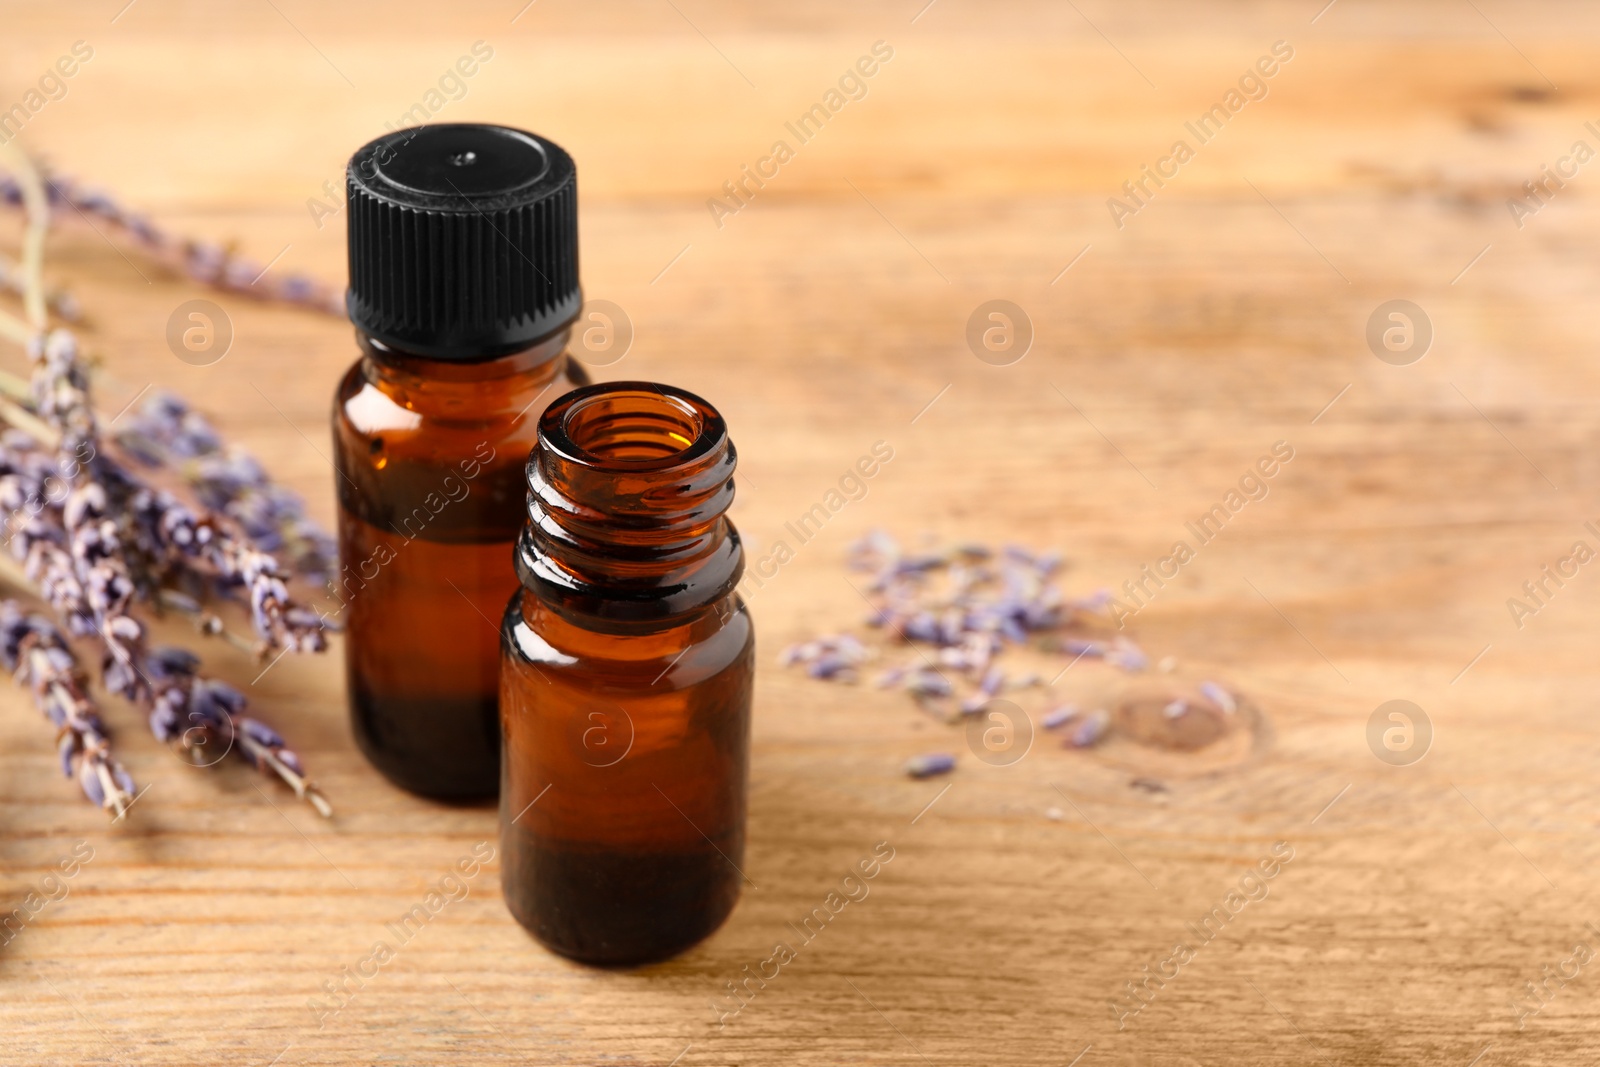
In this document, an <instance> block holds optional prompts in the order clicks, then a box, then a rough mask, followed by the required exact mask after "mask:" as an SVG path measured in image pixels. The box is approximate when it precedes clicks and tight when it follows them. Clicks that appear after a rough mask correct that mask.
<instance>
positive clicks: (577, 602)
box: [516, 382, 744, 633]
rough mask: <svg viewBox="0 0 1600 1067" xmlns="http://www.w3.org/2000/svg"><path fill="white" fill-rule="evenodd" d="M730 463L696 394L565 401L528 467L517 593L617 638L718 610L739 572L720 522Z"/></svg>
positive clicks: (554, 410)
mask: <svg viewBox="0 0 1600 1067" xmlns="http://www.w3.org/2000/svg"><path fill="white" fill-rule="evenodd" d="M736 463H737V456H736V454H735V451H734V448H733V442H732V441H730V440H729V439H728V432H727V426H726V424H725V423H724V422H723V420H722V417H721V416H720V415H718V414H717V412H716V410H715V409H714V408H712V407H711V406H710V405H709V404H707V403H706V402H705V401H703V400H701V399H699V398H698V397H695V396H694V395H693V394H690V393H686V392H683V391H682V390H677V389H673V388H671V387H668V386H658V385H652V384H650V383H647V382H610V383H605V384H602V385H594V386H588V387H585V388H582V389H578V390H575V391H573V392H571V393H569V394H567V396H566V397H564V398H563V399H561V400H559V401H557V402H556V403H555V404H554V405H552V406H551V407H550V408H549V409H548V410H547V411H546V412H545V414H544V416H543V418H542V419H541V420H540V422H539V443H538V447H536V448H535V449H534V451H533V455H532V456H531V457H530V458H529V460H528V524H527V526H526V527H525V528H524V529H523V533H522V537H521V539H520V540H519V542H518V545H517V554H516V564H517V573H518V576H519V577H520V578H521V579H522V583H523V585H524V587H525V588H527V589H528V590H529V591H530V592H531V593H533V594H534V595H535V596H537V597H539V598H540V600H541V601H543V602H544V603H545V604H547V605H548V606H549V607H550V608H551V609H552V610H554V611H556V612H557V613H558V614H560V615H562V616H563V617H564V618H567V619H568V620H569V621H572V622H574V623H575V624H577V625H582V626H586V627H589V628H591V629H597V630H604V631H610V632H619V633H620V632H632V631H638V630H641V629H643V630H651V629H659V628H661V627H664V626H671V625H677V624H681V623H683V622H684V621H685V620H687V619H688V618H690V617H691V616H693V615H694V614H695V613H697V612H701V611H705V610H707V609H709V608H711V607H712V606H714V605H716V604H718V603H720V602H722V601H723V600H724V599H725V598H726V597H727V596H728V594H729V593H731V592H732V591H733V589H734V587H735V586H736V585H737V584H738V581H739V577H740V575H741V574H742V573H743V570H744V550H743V548H742V547H741V545H740V543H739V535H738V533H737V532H736V531H735V530H734V528H733V525H732V524H731V523H730V522H729V521H728V519H727V515H726V512H727V510H728V506H729V505H730V504H731V503H732V502H733V493H734V487H733V471H734V467H735V466H736Z"/></svg>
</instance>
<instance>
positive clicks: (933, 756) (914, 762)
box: [905, 752, 956, 778]
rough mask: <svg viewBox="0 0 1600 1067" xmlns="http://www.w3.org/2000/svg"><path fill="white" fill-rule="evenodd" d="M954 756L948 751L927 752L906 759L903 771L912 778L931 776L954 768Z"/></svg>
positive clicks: (946, 772)
mask: <svg viewBox="0 0 1600 1067" xmlns="http://www.w3.org/2000/svg"><path fill="white" fill-rule="evenodd" d="M955 766H956V758H955V757H954V756H952V755H951V754H950V753H948V752H928V753H925V754H923V755H921V756H912V757H911V758H910V759H908V760H906V766H905V771H906V773H907V774H909V775H910V776H911V777H913V778H932V777H933V776H934V775H938V774H948V773H949V772H951V771H953V770H955Z"/></svg>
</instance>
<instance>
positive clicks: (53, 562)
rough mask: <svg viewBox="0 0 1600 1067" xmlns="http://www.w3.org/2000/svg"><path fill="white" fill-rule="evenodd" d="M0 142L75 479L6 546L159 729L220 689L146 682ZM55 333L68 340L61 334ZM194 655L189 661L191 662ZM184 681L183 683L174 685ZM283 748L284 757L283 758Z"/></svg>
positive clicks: (49, 391) (87, 418) (66, 362)
mask: <svg viewBox="0 0 1600 1067" xmlns="http://www.w3.org/2000/svg"><path fill="white" fill-rule="evenodd" d="M0 148H6V149H7V151H8V153H9V154H10V155H12V156H13V157H14V158H15V159H16V160H17V161H18V162H19V164H20V166H19V175H20V177H21V180H22V182H21V184H22V187H23V192H22V197H21V198H22V199H23V200H24V201H25V202H26V203H27V205H28V208H29V212H28V218H29V232H30V235H32V234H34V233H35V232H39V234H40V236H39V240H38V241H37V242H32V241H31V242H30V250H31V251H32V252H33V253H34V254H32V255H30V257H29V258H28V260H27V268H28V269H27V294H28V297H29V299H28V300H27V303H28V307H29V326H31V327H32V328H33V329H34V330H35V331H36V332H35V336H34V338H33V342H34V343H30V345H29V354H30V355H32V356H34V357H35V359H36V360H37V361H38V364H39V366H38V369H37V370H36V372H35V378H36V386H35V391H34V392H35V402H36V405H37V407H38V409H39V411H40V414H41V415H43V416H44V417H46V418H48V419H49V420H50V422H51V423H52V425H53V426H54V428H55V429H56V430H57V431H58V432H59V433H60V441H59V444H58V453H57V461H56V462H57V467H58V470H59V472H60V474H61V476H62V477H63V478H64V479H65V480H66V481H68V482H70V483H72V484H73V486H74V488H73V491H72V493H71V494H70V495H69V496H68V498H67V500H66V501H65V502H64V503H63V504H62V506H61V508H60V511H59V514H56V515H55V516H54V517H55V518H57V519H58V520H59V522H60V525H59V526H54V525H53V524H52V523H50V522H49V521H48V520H47V517H46V516H48V515H50V509H48V508H39V509H38V510H36V511H35V510H33V509H31V508H30V509H29V510H28V512H27V513H26V514H25V516H24V520H23V524H22V529H21V530H20V531H19V536H16V537H13V539H12V540H13V552H14V553H16V554H17V555H21V556H25V557H26V559H27V561H28V573H29V575H30V577H33V578H34V579H35V580H36V581H40V584H41V586H42V588H44V590H45V591H46V594H47V595H48V596H49V598H50V600H51V602H52V604H53V606H55V607H56V608H57V610H58V612H60V613H61V614H62V616H63V617H64V618H66V619H67V620H68V621H69V623H71V624H74V625H75V626H84V625H87V626H88V627H90V628H92V629H94V631H95V632H96V633H97V635H98V636H99V638H100V640H101V643H102V647H103V650H104V657H103V668H104V677H105V682H106V685H107V687H108V688H109V689H111V690H113V691H115V692H120V693H122V694H124V695H126V696H128V697H130V699H133V700H135V701H137V702H139V703H141V704H143V705H145V706H146V707H148V708H149V709H150V710H151V714H152V719H151V725H152V727H153V728H156V729H157V734H158V736H159V735H160V734H161V733H162V727H163V726H164V725H165V723H164V721H161V720H158V717H157V712H158V711H159V710H160V709H163V708H165V709H168V710H171V709H174V708H179V707H182V706H187V705H189V704H191V699H190V698H191V696H192V695H193V691H194V689H195V686H196V685H203V686H204V687H205V688H204V689H203V693H205V694H211V695H215V694H219V693H221V692H223V690H221V689H217V688H216V687H217V686H220V685H221V683H212V682H209V681H208V680H205V679H200V678H199V677H198V675H197V674H194V673H193V671H192V670H191V671H190V673H189V677H188V678H187V679H181V678H177V677H174V676H173V675H172V673H171V672H168V674H167V676H166V677H165V678H164V680H163V681H162V683H161V685H160V686H159V687H158V686H157V685H156V684H155V683H154V682H153V681H152V680H151V675H152V674H159V673H160V672H159V667H160V666H161V665H160V664H157V663H154V662H153V661H151V660H150V659H149V657H148V656H147V655H146V642H145V633H144V627H143V624H141V623H140V622H139V621H138V620H137V619H136V618H134V617H133V616H132V615H131V614H129V613H128V607H129V605H130V603H131V601H132V598H133V593H134V588H135V587H134V583H133V582H132V579H131V577H130V576H129V568H128V559H127V553H126V552H125V551H124V550H123V544H122V541H121V539H120V538H119V537H118V530H117V524H116V523H115V522H114V521H113V520H111V519H110V518H109V517H108V516H107V515H106V514H105V491H104V487H103V486H102V485H100V484H99V483H97V482H96V481H95V480H93V478H91V477H90V476H89V474H88V463H87V461H83V462H80V459H82V457H83V455H84V454H85V453H84V449H85V448H87V450H88V454H89V455H93V454H94V449H93V445H94V442H95V441H96V432H95V431H96V427H95V420H94V413H93V409H92V408H91V407H90V405H89V398H88V383H87V379H86V378H85V377H84V376H83V375H82V373H81V371H80V369H79V368H78V365H77V362H76V343H75V342H72V343H70V344H57V345H54V346H52V345H51V344H50V343H48V342H43V343H39V342H42V334H43V331H44V328H45V325H46V323H45V316H44V313H43V310H42V307H43V300H42V296H41V294H42V291H43V283H42V280H41V274H40V267H41V260H42V256H41V255H40V254H39V253H40V252H42V245H43V241H42V230H43V229H44V228H45V227H46V226H48V222H49V219H48V213H47V212H46V211H44V210H43V208H42V207H41V204H42V201H43V199H44V197H43V196H42V193H41V189H40V179H39V176H38V174H37V173H36V172H35V171H34V170H33V168H32V164H31V162H30V161H29V160H28V159H27V158H26V157H25V156H23V155H21V154H20V153H19V152H17V151H16V149H15V148H14V147H12V146H5V145H0ZM57 332H58V333H60V334H64V335H65V337H66V338H67V340H68V341H69V342H70V341H71V336H70V334H65V331H57ZM20 473H21V474H26V473H27V472H26V471H22V472H20ZM46 499H48V498H46ZM63 538H64V539H65V540H66V542H67V544H68V546H69V547H70V552H69V551H66V550H63V548H62V545H61V543H60V542H61V540H62V539H63ZM44 579H48V581H46V580H44ZM194 662H195V664H196V665H197V664H198V660H195V661H194ZM141 668H149V669H148V670H146V669H141ZM185 681H187V683H188V691H185V690H184V689H183V688H182V687H183V685H184V682H185ZM230 692H232V693H233V696H234V698H235V699H234V700H232V701H230V702H229V703H231V704H232V705H233V710H242V708H243V705H244V698H243V696H242V695H240V694H238V693H237V691H231V690H230ZM217 699H219V700H220V699H222V698H221V697H217ZM191 710H198V709H195V708H191ZM223 710H224V712H225V714H224V715H223V717H222V720H219V721H216V722H202V723H201V724H200V726H199V729H201V730H202V731H209V733H210V734H211V735H212V736H217V737H222V738H224V739H226V740H227V741H228V742H229V744H228V746H227V748H226V749H224V751H225V752H226V751H231V750H232V748H233V745H232V743H231V742H232V741H233V740H234V728H233V718H232V715H231V714H228V713H227V712H228V710H229V709H228V708H224V709H223ZM224 722H225V723H226V729H224ZM273 736H274V737H275V736H276V735H273ZM252 741H253V743H242V744H241V745H240V753H241V755H242V756H244V758H246V759H248V760H250V761H251V763H252V764H254V765H255V766H257V767H258V768H261V769H263V770H266V771H270V772H271V773H274V774H276V775H277V776H278V777H280V778H282V779H283V780H284V781H285V782H287V783H288V784H289V785H290V786H291V788H293V789H294V790H295V792H296V793H297V794H298V795H299V796H301V797H304V798H306V799H307V800H308V801H309V802H310V803H312V805H313V806H314V807H316V809H317V810H318V812H320V813H321V814H323V815H324V816H325V817H327V816H330V815H331V814H332V809H331V808H330V807H329V806H328V804H327V802H326V801H325V800H323V799H322V797H321V796H320V794H318V793H317V792H316V791H315V789H313V788H312V787H311V786H310V784H309V783H308V782H307V781H306V780H305V777H304V774H303V773H302V772H301V770H300V768H299V761H298V759H297V758H295V757H294V756H293V753H289V752H288V750H287V749H283V748H282V745H281V739H280V740H279V742H278V744H276V745H274V744H270V743H268V742H266V741H264V740H262V739H260V738H255V739H252ZM286 753H287V755H288V758H287V759H286V758H284V757H285V754H286Z"/></svg>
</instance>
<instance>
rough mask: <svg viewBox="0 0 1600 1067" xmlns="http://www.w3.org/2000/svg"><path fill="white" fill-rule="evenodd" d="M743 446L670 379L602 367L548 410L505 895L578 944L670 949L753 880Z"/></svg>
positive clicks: (523, 543)
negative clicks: (646, 378) (738, 464)
mask: <svg viewBox="0 0 1600 1067" xmlns="http://www.w3.org/2000/svg"><path fill="white" fill-rule="evenodd" d="M734 464H735V455H734V449H733V444H732V442H731V441H729V440H728V432H727V427H726V425H725V424H724V423H723V420H722V417H721V416H720V415H718V414H717V412H716V410H715V409H714V408H712V407H711V406H710V405H709V404H707V403H706V402H705V401H704V400H701V399H700V398H699V397H696V396H694V395H693V394H691V393H687V392H684V391H682V390H680V389H674V388H671V387H669V386H663V385H655V384H651V383H648V382H615V383H607V384H602V385H593V386H588V387H585V388H581V389H577V390H575V391H574V392H572V393H569V394H568V395H567V396H566V397H565V398H563V399H562V400H560V401H558V402H557V403H555V404H554V405H552V406H551V407H550V409H549V410H548V411H546V412H545V414H544V417H543V418H542V419H541V420H540V423H539V444H538V447H537V448H536V449H535V450H534V452H533V455H532V456H531V458H530V459H529V461H528V468H527V473H528V512H527V517H528V522H527V526H526V528H525V529H524V531H523V534H522V538H521V540H520V541H519V543H518V545H517V552H516V563H517V572H518V575H519V577H520V578H521V581H522V589H521V590H520V591H518V592H517V593H516V594H514V595H513V596H512V598H511V602H510V604H509V605H508V606H507V608H506V612H505V618H504V622H503V625H502V640H503V657H504V659H503V664H502V669H501V679H500V685H501V690H500V706H501V724H502V730H503V738H502V749H501V768H502V778H501V788H500V828H501V842H502V862H503V864H504V866H503V868H502V870H503V878H504V883H505V898H506V903H507V905H508V906H509V907H510V909H511V913H512V914H513V915H514V916H515V917H516V918H517V920H518V921H519V922H521V923H522V924H523V925H524V926H526V927H527V928H528V929H529V930H531V931H532V932H533V933H534V934H535V935H536V936H537V937H538V938H539V939H540V940H541V941H543V942H544V943H545V944H546V945H548V946H549V947H550V948H552V949H554V950H555V951H557V952H560V953H562V954H563V955H566V956H570V957H573V958H575V959H579V960H583V961H586V962H590V963H597V964H607V965H627V964H636V963H644V962H648V961H651V960H657V959H662V958H665V957H667V956H670V955H673V954H674V953H676V952H678V951H681V950H682V949H684V948H686V947H688V946H689V945H692V944H694V943H695V942H697V941H699V940H700V939H701V938H703V937H705V936H706V935H707V934H709V933H711V932H712V931H713V930H715V929H716V928H717V927H718V926H719V925H721V923H722V921H723V919H725V918H726V917H727V915H728V913H729V911H731V910H732V908H733V905H734V903H735V901H736V900H737V899H738V896H739V890H740V884H741V882H742V880H743V877H744V876H743V874H742V872H741V870H740V865H741V864H742V863H743V855H744V824H745V782H746V774H747V766H748V748H749V729H750V697H751V676H752V670H753V656H754V647H755V633H754V630H753V628H752V626H751V622H750V616H749V614H748V612H747V611H746V610H745V606H744V603H743V601H742V600H741V599H740V597H739V595H738V594H737V593H736V592H735V591H734V587H735V586H736V585H737V583H738V581H739V577H740V575H741V573H742V571H743V567H744V554H743V549H742V548H741V547H740V544H739V537H738V534H737V533H736V532H735V531H734V529H733V526H732V524H731V523H729V521H728V519H727V517H726V514H725V512H726V511H727V509H728V505H729V504H730V503H731V502H732V500H733V491H734V490H733V470H734Z"/></svg>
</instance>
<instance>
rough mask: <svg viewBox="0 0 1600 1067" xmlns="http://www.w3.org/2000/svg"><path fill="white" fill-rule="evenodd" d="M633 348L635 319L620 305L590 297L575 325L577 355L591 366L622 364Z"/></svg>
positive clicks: (578, 358)
mask: <svg viewBox="0 0 1600 1067" xmlns="http://www.w3.org/2000/svg"><path fill="white" fill-rule="evenodd" d="M632 347H633V319H631V318H630V317H629V316H628V313H627V312H626V311H624V310H623V309H622V307H621V305H619V304H613V303H612V302H611V301H609V300H588V301H585V302H584V305H583V311H582V312H580V313H579V314H578V321H577V322H575V323H573V325H572V344H571V346H570V348H569V351H570V352H571V353H572V356H573V358H575V359H577V360H578V361H579V362H581V363H585V364H587V365H588V366H591V367H609V366H611V365H612V364H613V363H620V362H621V361H622V357H623V356H625V355H627V354H628V349H630V348H632Z"/></svg>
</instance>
